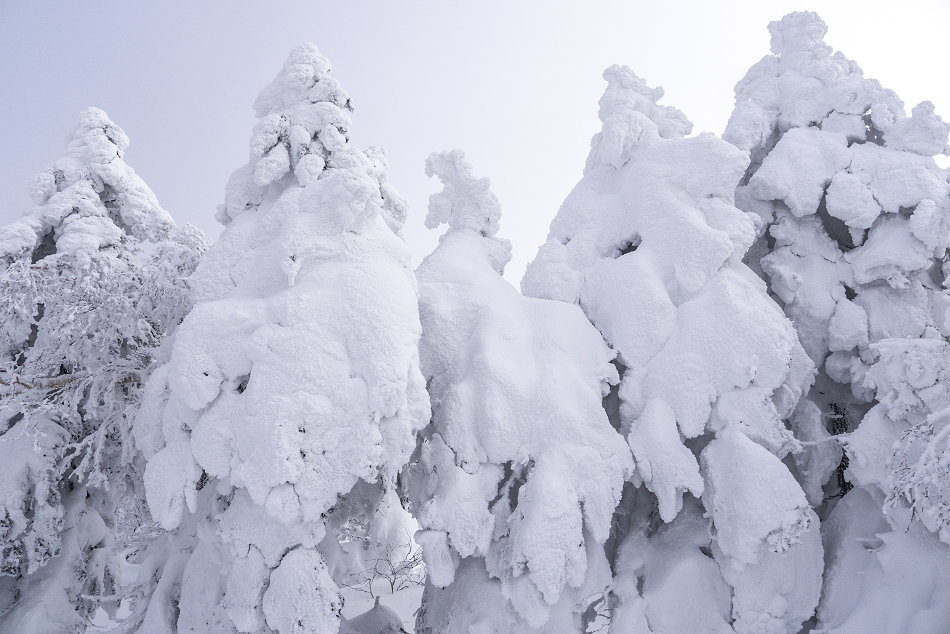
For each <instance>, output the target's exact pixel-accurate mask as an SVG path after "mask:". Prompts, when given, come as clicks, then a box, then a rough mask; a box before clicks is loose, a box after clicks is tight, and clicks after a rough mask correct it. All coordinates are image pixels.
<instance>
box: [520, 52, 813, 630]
mask: <svg viewBox="0 0 950 634" xmlns="http://www.w3.org/2000/svg"><path fill="white" fill-rule="evenodd" d="M604 77H605V79H606V80H607V82H608V88H607V90H606V92H605V94H604V97H603V98H602V99H601V102H600V118H601V121H602V122H603V130H602V131H601V132H600V133H599V134H597V135H596V136H595V137H594V139H593V141H592V143H591V152H590V156H589V158H588V160H587V166H586V169H585V174H584V178H583V179H582V180H581V181H580V183H579V184H578V185H577V186H576V187H575V188H574V190H573V191H572V192H571V194H570V195H569V196H568V198H567V199H566V200H565V202H564V204H563V206H562V207H561V209H560V211H559V212H558V214H557V216H556V218H555V219H554V221H553V223H552V225H551V231H550V234H549V236H548V240H547V242H546V243H545V244H544V245H543V246H542V247H541V250H540V251H539V253H538V256H537V258H536V259H535V261H534V262H532V263H531V264H530V265H529V266H528V270H527V272H526V274H525V278H524V280H523V282H522V288H523V290H524V292H525V294H527V295H531V296H535V297H547V298H552V299H558V300H562V301H564V302H568V303H573V304H578V305H579V306H580V307H581V308H582V309H583V310H584V312H585V313H586V315H587V317H588V319H589V320H590V321H591V323H592V324H594V326H596V327H597V329H598V330H599V331H600V332H601V334H602V335H603V337H604V339H606V341H607V343H608V344H610V346H611V347H612V348H613V349H614V350H615V351H616V354H617V357H616V361H615V365H616V366H617V368H618V369H619V371H620V376H621V379H620V384H619V388H618V389H617V390H616V391H615V392H613V393H612V394H611V395H610V396H609V397H608V399H607V400H606V401H605V406H606V407H607V411H608V412H610V413H611V418H612V422H613V423H614V426H615V427H616V428H617V429H619V430H620V431H621V433H623V434H624V435H625V437H626V438H627V441H628V443H629V445H630V448H631V449H632V452H633V456H634V459H635V462H636V472H635V475H634V476H633V477H632V478H630V483H629V486H628V488H627V490H626V491H625V494H624V499H623V501H622V502H621V504H620V506H619V507H618V509H617V511H616V514H615V521H614V529H613V535H612V536H611V542H610V543H609V544H608V557H610V558H611V565H612V568H613V570H614V572H615V579H614V584H613V588H612V589H605V593H606V595H605V598H604V600H603V604H604V605H605V606H607V608H605V610H604V611H605V612H609V613H610V614H611V617H610V622H611V628H612V629H611V631H617V632H638V631H644V632H646V631H651V630H650V626H649V625H648V624H653V625H654V626H657V627H661V628H665V629H664V630H663V631H691V630H693V629H695V628H696V627H697V626H698V625H699V624H702V627H703V628H704V629H705V630H706V631H717V632H720V631H721V632H729V631H733V629H732V628H733V627H734V628H735V631H738V632H756V633H760V634H761V633H763V632H785V631H797V629H798V628H799V627H800V625H801V623H802V622H803V621H804V620H806V619H807V618H809V617H810V616H811V614H812V613H813V611H814V608H815V605H816V604H817V602H818V593H819V589H820V586H821V572H822V548H821V542H820V539H819V538H818V520H817V517H816V516H815V514H814V512H813V511H812V510H811V508H810V507H809V505H808V502H807V500H806V497H805V494H804V492H803V491H802V488H801V487H800V486H799V484H798V483H797V482H796V481H795V479H794V477H793V476H792V474H791V473H790V472H789V470H788V469H787V467H786V466H785V465H784V464H783V462H782V458H784V457H786V456H787V455H788V454H789V453H790V452H797V451H800V449H801V447H800V445H799V443H798V441H797V440H796V439H795V438H794V436H793V433H792V432H791V431H790V430H789V429H788V428H787V427H786V425H785V422H784V421H785V420H787V419H788V417H789V416H790V414H791V413H792V411H793V409H794V407H795V406H796V404H797V402H798V400H799V398H800V396H801V394H802V391H803V390H805V389H807V387H808V384H809V382H810V380H811V378H812V375H813V372H814V366H813V364H812V362H811V361H810V360H809V359H808V357H807V355H806V354H805V352H804V350H803V349H802V347H801V345H800V344H799V342H798V339H797V338H796V335H795V330H794V328H793V327H792V325H791V324H790V323H789V321H788V320H787V319H786V318H785V316H784V315H783V314H782V311H781V309H780V308H779V307H778V306H777V305H776V304H775V303H774V302H773V301H772V300H771V299H770V298H769V296H768V294H767V292H766V288H765V285H764V284H763V283H762V281H761V280H759V279H758V278H757V277H756V276H755V275H754V273H753V272H752V271H751V270H749V268H748V267H746V266H745V265H744V264H743V263H742V257H743V255H744V254H745V253H746V251H747V250H748V248H749V246H750V245H751V244H752V242H753V240H754V239H755V236H756V226H757V224H758V223H759V222H760V221H759V220H758V218H757V217H756V216H754V215H753V214H749V213H744V212H742V211H740V210H739V209H737V208H736V207H735V206H734V204H733V191H734V188H735V185H736V183H737V182H738V181H739V179H740V178H741V177H742V175H743V173H744V171H745V169H746V167H747V166H748V162H749V160H748V157H747V156H746V155H745V154H744V153H743V152H741V151H739V150H738V149H736V148H735V147H732V146H731V145H729V144H728V143H726V142H724V141H721V140H719V139H717V138H716V137H714V136H713V135H711V134H700V135H698V136H694V137H689V138H686V137H685V135H686V134H687V133H689V131H690V129H691V125H690V124H689V122H688V121H687V120H686V118H685V116H684V115H683V114H682V113H680V112H679V111H677V110H675V109H674V108H670V107H668V106H660V105H658V104H657V100H658V99H659V98H660V97H661V96H662V94H663V93H662V90H661V89H653V88H650V87H648V86H647V85H646V83H645V82H644V81H643V80H642V79H640V78H639V77H637V76H636V75H635V74H634V73H633V72H632V71H630V69H628V68H626V67H617V66H614V67H611V68H609V69H607V71H606V72H605V73H604ZM641 485H642V486H644V487H646V489H647V490H649V491H650V492H652V495H649V494H646V493H645V492H644V491H643V489H642V488H641V489H637V488H636V487H639V486H641ZM699 500H701V501H702V507H701V506H700V503H699ZM703 507H704V508H705V517H703V513H702V508H703ZM674 544H675V545H676V546H675V547H674V546H673V545H674ZM704 553H706V554H708V555H710V556H711V557H713V559H710V558H709V557H707V556H706V554H704ZM793 573H794V579H791V578H790V575H791V574H793ZM730 586H731V588H730ZM700 589H702V590H701V591H700ZM697 594H698V595H699V596H698V597H697V598H696V599H695V600H693V601H691V602H688V603H686V604H684V605H678V606H677V607H676V608H675V609H674V608H672V606H671V604H670V600H671V599H670V597H671V596H676V597H684V596H694V595H697ZM730 623H731V624H732V627H730Z"/></svg>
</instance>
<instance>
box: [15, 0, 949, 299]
mask: <svg viewBox="0 0 950 634" xmlns="http://www.w3.org/2000/svg"><path fill="white" fill-rule="evenodd" d="M801 9H812V10H816V11H817V12H818V13H819V14H821V15H822V17H823V18H824V19H825V21H826V22H827V23H828V25H829V34H828V36H827V38H826V40H827V41H828V42H829V43H830V44H831V45H832V46H834V47H835V48H836V49H839V50H841V51H842V52H844V53H845V54H846V55H847V56H848V57H850V58H851V59H853V60H855V61H857V62H858V63H859V64H860V66H861V67H862V68H863V69H864V71H865V74H866V75H868V76H870V77H875V78H877V79H879V80H881V82H882V83H883V84H884V85H885V86H887V87H889V88H892V89H894V90H895V91H896V92H897V93H898V94H899V95H900V96H901V97H902V98H903V99H904V101H905V102H906V103H907V104H908V106H912V105H914V104H916V103H917V102H918V101H921V100H924V99H927V100H930V101H933V102H934V103H935V104H936V107H937V113H938V114H941V115H942V116H943V117H944V118H945V119H948V118H950V79H948V74H947V71H946V60H947V56H948V53H947V32H948V30H950V2H947V0H931V1H926V0H904V1H902V2H899V3H894V2H872V1H868V0H862V1H857V0H834V1H828V2H818V3H814V2H813V3H812V4H811V5H810V6H809V5H803V4H801V3H798V2H785V1H778V0H776V1H763V0H732V1H728V0H727V1H717V2H712V1H707V0H695V1H690V2H676V1H667V2H650V3H647V2H639V1H630V0H628V1H625V2H624V1H620V0H585V1H583V2H579V1H577V0H573V1H570V0H524V1H519V0H479V1H478V2H462V1H457V2H456V1H449V0H428V1H425V0H377V1H375V2H369V1H361V0H341V1H339V2H314V1H311V2H304V1H290V0H268V1H267V2H253V3H252V2H244V1H236V0H201V1H194V0H187V1H179V0H162V1H161V2H130V1H95V2H92V1H90V2H62V1H47V0H33V1H30V2H26V1H21V2H17V1H15V0H0V95H2V96H0V120H2V121H3V132H2V139H3V141H2V144H0V222H9V221H11V220H13V219H14V218H16V217H17V216H18V215H19V214H21V213H22V212H23V211H24V210H25V209H26V208H27V207H28V205H29V198H28V196H27V194H26V191H27V183H28V182H29V180H30V178H31V177H32V176H33V175H34V174H35V173H37V172H38V171H40V170H41V169H43V168H44V167H46V166H47V165H49V164H50V163H52V161H54V160H55V159H56V157H57V156H58V155H59V154H60V153H61V151H62V148H63V140H64V138H65V136H66V135H67V134H68V133H69V131H70V130H71V129H72V127H73V125H74V123H75V121H76V118H77V115H78V113H79V111H80V110H81V109H83V108H85V107H87V106H92V105H94V106H98V107H100V108H103V109H104V110H106V112H108V113H109V115H110V116H111V118H112V119H113V120H114V121H115V122H116V123H118V124H119V125H120V126H122V127H123V128H124V129H125V131H126V132H127V133H128V135H129V137H130V139H131V142H132V145H131V147H130V149H129V152H128V153H127V155H126V160H127V161H128V163H129V164H130V165H132V167H133V168H134V169H135V170H136V171H137V172H138V173H139V174H140V175H141V176H142V177H143V178H144V179H145V181H146V182H147V183H148V184H149V186H150V187H151V188H152V190H154V191H155V193H156V194H157V195H158V198H159V200H160V201H161V203H162V206H163V207H165V208H166V209H167V210H168V211H169V212H171V213H172V215H173V216H174V217H175V218H176V219H177V220H178V222H179V223H184V222H191V223H194V224H196V225H198V226H199V227H201V228H202V229H203V230H204V231H205V232H206V233H207V234H208V235H209V236H210V237H212V238H214V237H216V236H217V235H218V233H219V232H220V227H219V226H218V225H217V224H216V223H215V221H214V210H215V207H216V205H217V204H218V203H219V202H220V201H221V200H222V198H223V191H224V184H225V182H226V181H227V177H228V175H229V174H230V173H231V172H232V171H233V170H234V169H236V168H237V167H240V166H241V165H243V164H244V163H245V162H246V160H247V142H248V139H249V136H250V131H251V127H252V126H253V124H254V118H253V113H252V110H251V104H252V103H253V101H254V98H255V97H256V96H257V93H258V92H259V91H260V89H261V88H262V87H263V86H264V85H265V84H266V83H267V82H269V81H270V80H271V79H272V78H273V76H274V75H275V74H276V73H277V71H278V70H279V69H280V66H281V64H282V62H283V60H284V58H285V57H286V55H287V53H288V52H289V51H290V49H291V48H292V47H293V46H294V45H296V44H298V43H300V42H303V41H312V42H314V43H315V44H317V46H318V47H319V48H320V50H321V51H322V52H323V54H324V55H326V56H327V57H329V58H330V60H331V62H332V63H333V69H334V71H333V72H334V74H335V76H336V77H337V78H338V79H339V80H340V82H341V83H342V85H343V86H344V88H346V90H347V91H348V92H349V93H350V95H351V96H352V98H353V103H354V105H355V107H356V112H355V113H354V117H353V118H354V129H353V134H352V138H353V139H354V141H355V142H356V143H357V144H358V145H360V146H367V145H378V146H381V147H383V148H385V149H386V151H387V153H388V154H389V158H390V165H391V170H390V181H391V183H392V184H393V185H394V186H395V187H396V188H397V189H398V190H399V191H400V192H401V193H402V195H403V196H404V197H405V198H406V199H407V200H408V201H409V204H410V208H411V209H410V216H409V219H408V222H407V227H406V231H405V233H406V239H407V241H408V242H409V244H410V247H411V248H412V250H413V253H414V254H415V255H416V257H417V259H418V258H420V257H421V256H423V255H425V254H426V253H427V252H428V251H429V250H431V248H432V247H433V246H434V244H435V241H436V239H437V232H434V231H428V230H426V229H425V228H424V227H423V218H424V217H425V210H426V203H427V198H428V196H429V194H431V193H432V192H433V191H435V190H436V189H437V184H436V183H435V182H434V181H430V180H429V179H427V178H426V177H425V175H424V173H423V168H424V161H425V157H426V156H427V155H428V153H429V152H431V151H434V150H442V149H451V148H455V147H458V148H462V149H464V150H465V151H466V152H467V154H468V156H469V160H470V162H471V163H472V164H473V166H474V167H475V170H476V172H477V173H478V174H480V175H484V176H488V177H490V178H491V180H492V183H493V186H494V189H495V192H496V193H497V195H498V197H499V199H500V200H501V203H502V207H503V212H504V214H503V217H502V233H503V234H504V235H505V236H506V237H508V238H509V239H511V240H512V242H513V243H514V248H515V258H514V260H513V262H512V264H511V265H510V266H509V271H508V277H509V278H510V279H512V280H513V281H517V280H518V279H520V277H521V273H522V271H523V269H524V266H525V264H526V263H527V262H528V261H529V260H531V259H532V258H533V257H534V253H535V250H536V249H537V246H538V245H539V244H540V243H541V242H542V241H543V240H544V237H545V235H546V234H547V227H548V224H549V223H550V220H551V218H552V217H553V215H554V214H555V212H556V211H557V209H558V207H559V206H560V204H561V201H563V199H564V197H565V196H566V195H567V193H568V192H569V191H570V189H571V188H572V187H573V186H574V184H575V183H576V182H577V181H578V179H579V178H580V175H581V170H582V168H583V165H584V160H585V158H586V156H587V151H588V148H589V142H590V137H591V136H592V135H593V134H594V133H595V132H597V131H598V129H599V122H598V120H597V100H598V99H599V98H600V95H601V93H602V92H603V89H604V87H605V83H604V81H603V80H602V78H601V72H602V71H603V69H604V68H605V67H606V66H609V65H610V64H626V65H628V66H630V67H631V68H632V69H633V70H634V71H635V72H636V73H638V74H639V75H641V76H642V77H644V78H645V79H646V80H647V81H648V82H649V83H650V84H652V85H661V86H663V87H664V88H665V89H666V97H665V98H664V103H667V104H670V105H674V106H676V107H678V108H680V109H681V110H683V111H684V112H685V113H686V114H687V116H688V117H689V118H690V119H691V120H692V121H693V123H694V124H695V127H694V132H700V131H704V130H708V131H712V132H716V133H717V134H718V133H721V132H722V130H723V128H724V127H725V123H726V121H727V119H728V117H729V113H730V111H731V109H732V104H733V86H734V85H735V83H736V82H737V81H738V80H739V79H740V78H741V77H742V75H743V74H744V73H745V71H746V70H747V69H748V67H749V66H751V65H752V64H753V63H755V62H756V61H758V60H759V59H760V58H761V57H762V56H764V55H766V54H767V53H768V52H769V35H768V30H767V24H768V22H769V21H771V20H775V19H779V18H780V17H781V16H782V15H783V14H785V13H787V12H788V11H792V10H801Z"/></svg>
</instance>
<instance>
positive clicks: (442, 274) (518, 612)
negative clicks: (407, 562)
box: [407, 150, 633, 634]
mask: <svg viewBox="0 0 950 634" xmlns="http://www.w3.org/2000/svg"><path fill="white" fill-rule="evenodd" d="M426 173H427V174H428V175H430V176H437V177H438V178H439V179H440V180H441V181H442V184H443V190H442V191H441V192H439V193H437V194H435V195H433V196H432V198H431V199H430V203H429V214H428V216H427V217H426V225H427V226H428V227H430V228H436V227H438V226H439V225H441V224H443V223H445V224H447V225H448V230H447V231H446V232H445V234H443V235H442V236H441V238H440V240H439V246H438V248H436V250H435V251H434V252H433V253H432V254H431V255H429V256H428V257H427V258H426V259H425V261H424V262H423V263H422V265H421V266H420V267H419V269H418V271H417V276H418V279H419V293H420V316H421V318H422V328H423V338H422V344H421V360H422V371H423V374H424V375H425V377H426V380H427V385H428V389H429V395H430V398H431V400H432V407H433V415H432V422H431V425H429V426H428V427H427V428H426V430H425V433H424V434H423V441H422V443H421V445H420V448H419V453H418V455H417V459H416V460H415V461H414V463H413V466H412V468H411V469H410V471H409V476H408V478H407V482H408V485H407V488H408V491H409V494H410V498H411V500H412V502H413V505H414V506H413V508H414V513H415V516H416V518H417V519H418V521H419V523H420V524H421V526H422V528H423V530H422V531H421V532H420V533H419V535H417V540H418V541H419V542H420V543H421V544H422V546H423V554H424V557H425V561H426V566H427V572H428V585H427V587H426V591H425V595H424V598H423V606H422V609H421V611H420V613H419V616H418V621H417V631H419V632H425V633H432V634H435V633H440V632H469V631H485V632H489V631H490V632H511V633H513V632H550V633H553V632H578V631H582V619H583V613H584V610H585V607H586V604H585V602H584V600H585V599H587V598H589V597H590V596H591V595H594V594H596V593H599V592H601V591H602V590H603V588H604V587H605V586H606V585H608V584H609V582H610V572H609V568H608V564H607V560H606V558H605V556H604V547H603V545H604V542H605V541H606V540H607V537H608V535H609V530H610V521H611V516H612V514H613V509H614V507H615V506H616V505H617V503H618V502H619V500H620V493H621V490H622V488H623V483H624V481H625V479H626V478H627V477H628V476H629V474H630V473H631V471H632V468H633V463H632V459H631V456H630V450H629V449H628V448H627V446H626V443H624V441H623V438H622V437H621V436H620V435H619V434H618V433H617V432H616V431H615V430H614V429H613V428H612V427H611V426H610V422H609V420H608V418H607V414H606V412H605V411H604V410H603V407H602V406H601V401H602V399H603V396H604V395H605V394H606V393H607V391H608V389H609V386H610V385H611V384H615V383H616V382H617V373H616V369H615V368H614V367H613V366H612V365H611V364H610V361H611V359H612V357H613V354H612V353H611V351H610V350H609V349H608V348H607V346H606V345H605V344H604V342H603V339H602V338H601V336H600V334H599V333H598V332H597V330H596V329H594V328H593V327H592V326H591V325H590V323H588V321H587V320H586V318H585V317H584V314H583V312H581V311H580V310H579V309H578V308H577V307H576V306H571V305H568V304H564V303H562V302H554V301H550V300H542V299H534V298H526V297H522V296H521V295H520V294H519V293H518V291H517V290H516V289H515V288H514V287H512V286H511V285H510V284H509V283H508V282H507V281H505V280H504V278H502V277H501V274H502V272H503V270H504V267H505V264H506V263H507V262H508V260H509V259H510V245H509V243H508V241H507V240H503V239H501V238H499V237H497V235H496V234H497V232H498V228H499V217H500V214H501V208H500V205H499V203H498V200H497V199H496V198H495V195H494V194H493V193H492V192H491V190H490V189H489V182H488V179H485V178H476V177H475V176H474V175H473V174H472V170H471V167H470V166H469V165H468V163H467V162H466V161H465V159H464V157H463V155H462V153H461V152H460V151H458V150H455V151H453V152H446V153H437V154H433V155H432V156H430V157H429V159H428V161H427V163H426ZM489 606H490V607H489Z"/></svg>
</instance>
